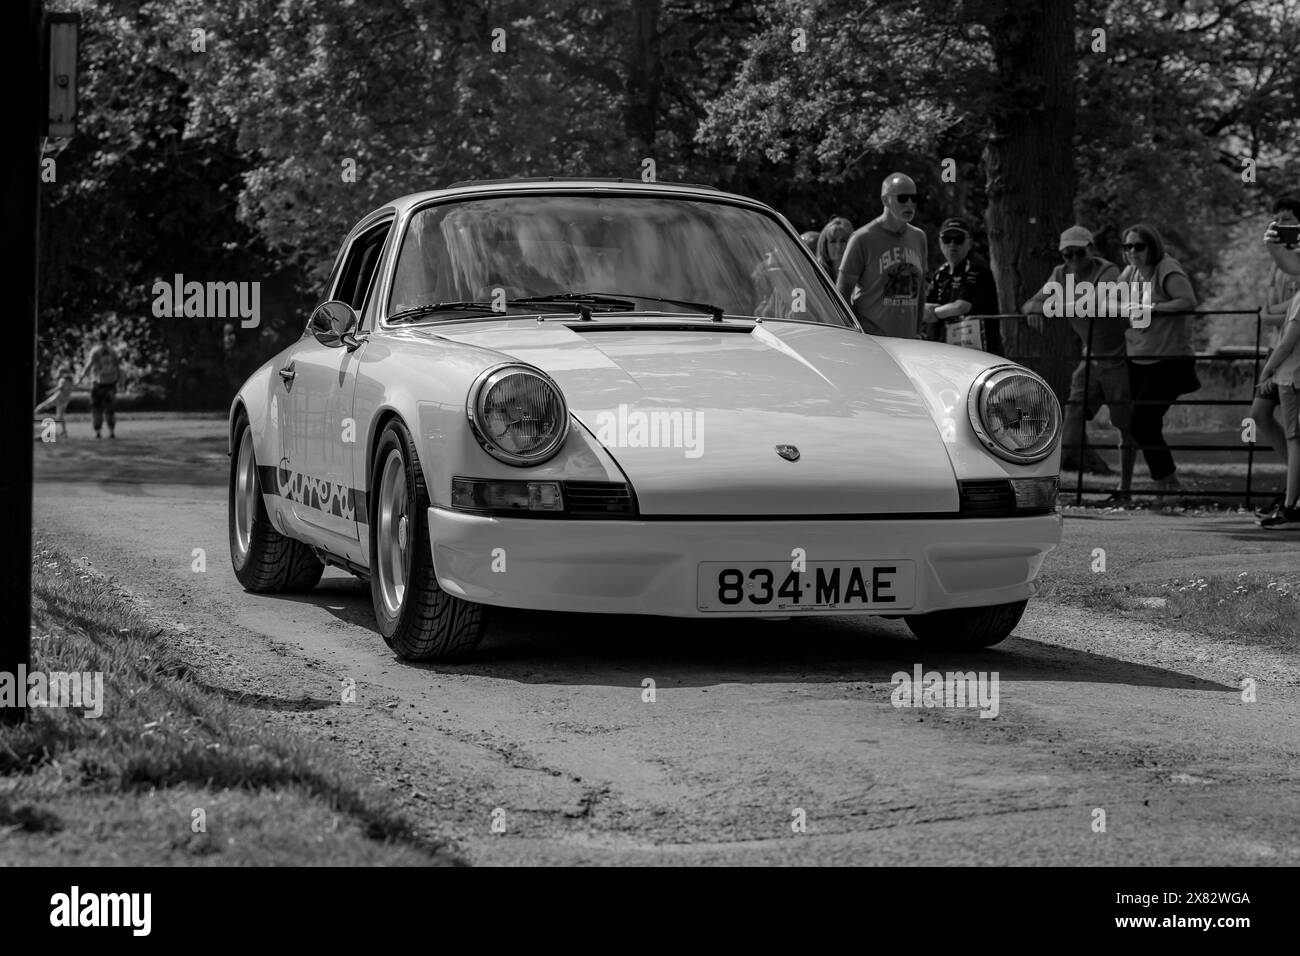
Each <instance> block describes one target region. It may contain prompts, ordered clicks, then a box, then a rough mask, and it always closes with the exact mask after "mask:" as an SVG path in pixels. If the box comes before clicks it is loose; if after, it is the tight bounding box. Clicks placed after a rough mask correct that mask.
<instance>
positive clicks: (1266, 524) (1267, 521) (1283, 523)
mask: <svg viewBox="0 0 1300 956" xmlns="http://www.w3.org/2000/svg"><path fill="white" fill-rule="evenodd" d="M1259 526H1260V527H1261V528H1300V508H1287V507H1282V508H1279V509H1278V510H1277V511H1276V512H1275V513H1273V514H1271V515H1269V516H1268V517H1267V518H1260V519H1259Z"/></svg>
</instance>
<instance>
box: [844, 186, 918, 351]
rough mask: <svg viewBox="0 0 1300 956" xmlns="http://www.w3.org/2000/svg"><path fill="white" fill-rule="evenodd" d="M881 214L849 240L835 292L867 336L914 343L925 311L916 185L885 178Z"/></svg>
mask: <svg viewBox="0 0 1300 956" xmlns="http://www.w3.org/2000/svg"><path fill="white" fill-rule="evenodd" d="M880 201H881V203H882V205H884V207H885V209H884V212H882V213H881V214H880V215H879V216H878V217H876V218H875V219H873V220H872V221H871V222H869V223H867V224H866V225H865V226H863V227H862V228H861V229H859V230H858V231H857V232H855V233H853V235H851V236H849V242H848V245H847V246H845V248H844V258H843V259H842V260H841V261H840V269H839V275H838V276H837V277H836V279H835V285H836V288H838V289H839V290H840V294H841V295H843V296H844V298H846V299H848V300H849V302H850V304H851V305H852V306H853V311H854V313H855V314H856V315H857V317H858V320H859V321H860V322H861V323H862V325H863V327H864V328H865V329H866V330H867V331H868V332H874V333H876V334H877V335H893V336H897V337H899V338H905V339H914V338H917V337H918V333H919V331H920V328H921V316H922V314H923V311H924V308H925V275H926V271H927V249H926V241H925V233H924V232H922V231H921V230H920V229H918V228H916V226H913V225H911V222H912V220H913V219H914V218H915V217H916V205H917V202H918V198H917V195H916V183H914V182H912V179H911V177H910V176H906V175H904V174H903V173H891V174H890V175H888V176H886V177H885V181H884V182H883V183H881V184H880Z"/></svg>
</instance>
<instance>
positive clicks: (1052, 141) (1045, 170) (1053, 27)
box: [981, 0, 1079, 401]
mask: <svg viewBox="0 0 1300 956" xmlns="http://www.w3.org/2000/svg"><path fill="white" fill-rule="evenodd" d="M981 13H982V16H981V20H982V22H983V23H984V25H985V26H987V27H988V29H989V33H990V36H991V40H992V44H993V54H994V70H995V75H996V79H995V83H996V86H995V94H994V99H993V105H992V110H991V113H990V129H989V135H988V140H987V142H986V145H985V149H984V167H985V172H986V175H987V179H988V210H987V213H986V222H987V225H988V234H989V253H990V265H991V267H992V269H993V275H994V278H995V279H996V281H997V285H998V300H999V307H1000V308H1001V310H1002V312H1003V313H1012V312H1019V311H1020V305H1021V303H1023V302H1024V301H1025V299H1027V298H1029V296H1031V295H1032V294H1033V293H1034V292H1035V291H1037V290H1038V289H1040V288H1041V287H1042V284H1043V282H1044V281H1046V279H1047V276H1048V274H1049V273H1050V272H1051V270H1052V267H1053V266H1055V265H1056V264H1057V263H1058V262H1060V257H1059V254H1058V252H1057V239H1058V237H1059V235H1060V233H1061V232H1062V231H1063V230H1064V229H1066V228H1067V227H1069V226H1070V225H1071V224H1072V223H1073V221H1074V191H1075V176H1074V157H1073V147H1074V142H1073V141H1074V115H1075V102H1076V100H1075V91H1074V73H1075V61H1076V53H1075V39H1074V29H1075V16H1074V0H988V2H987V3H985V4H984V5H983V9H982V11H981ZM1002 340H1003V342H1004V343H1005V345H1006V352H1007V355H1009V356H1012V357H1015V358H1023V359H1024V360H1025V364H1027V365H1029V366H1030V367H1031V368H1033V369H1034V370H1035V371H1037V372H1038V373H1039V374H1040V375H1042V376H1043V377H1044V378H1045V379H1047V381H1048V383H1049V384H1051V386H1052V388H1053V389H1055V391H1056V394H1057V396H1058V397H1059V398H1060V399H1061V400H1062V401H1064V400H1065V397H1066V393H1067V391H1068V386H1069V375H1070V370H1071V367H1072V366H1073V364H1074V363H1075V362H1076V361H1077V360H1078V354H1079V346H1078V338H1077V336H1075V335H1074V333H1073V331H1071V329H1070V327H1069V324H1068V323H1066V322H1063V321H1055V322H1051V321H1049V322H1048V323H1047V324H1046V328H1045V331H1044V332H1043V333H1041V334H1039V333H1036V332H1034V331H1033V330H1031V329H1030V328H1029V327H1028V326H1027V325H1026V324H1025V323H1024V322H1017V321H1011V320H1006V321H1003V323H1002Z"/></svg>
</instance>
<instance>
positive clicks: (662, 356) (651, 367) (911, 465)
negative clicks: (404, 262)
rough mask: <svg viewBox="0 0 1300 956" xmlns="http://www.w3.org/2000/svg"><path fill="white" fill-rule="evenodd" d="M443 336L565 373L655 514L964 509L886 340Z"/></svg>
mask: <svg viewBox="0 0 1300 956" xmlns="http://www.w3.org/2000/svg"><path fill="white" fill-rule="evenodd" d="M647 324H648V323H647ZM436 334H437V335H438V336H439V337H442V338H447V339H452V340H454V341H458V342H463V343H465V344H468V345H474V346H478V347H482V348H488V349H491V350H494V351H496V352H498V353H501V354H503V355H506V356H509V357H511V358H514V359H518V360H520V361H522V362H527V363H529V364H531V365H534V366H536V367H538V368H540V369H542V370H544V371H545V372H547V373H548V374H549V375H551V376H552V377H553V378H554V379H555V380H556V381H557V382H558V383H559V385H560V387H561V388H562V389H563V390H564V395H565V398H566V399H567V401H568V403H569V408H570V410H571V411H572V413H573V415H574V416H575V417H576V418H577V419H578V420H579V421H580V422H581V423H582V424H583V425H584V426H585V427H586V428H587V429H588V430H589V431H591V433H592V434H593V435H595V436H596V438H597V439H598V440H599V441H601V442H602V444H604V445H605V447H606V448H607V449H608V450H609V452H610V454H611V455H612V456H613V457H614V459H615V460H616V461H617V462H618V464H619V465H620V467H621V468H622V469H623V471H624V473H625V474H626V475H627V476H628V478H629V480H630V481H631V482H632V486H633V488H634V489H635V492H636V495H637V499H638V502H639V505H640V509H641V513H642V514H645V515H689V516H694V517H704V516H709V515H717V516H736V515H791V516H793V515H812V514H898V513H921V512H930V513H934V512H954V511H956V510H957V508H958V492H957V482H956V477H955V475H954V473H953V468H952V464H951V462H950V460H949V457H948V454H947V452H946V451H945V449H944V445H943V441H942V438H941V436H940V433H939V429H938V428H937V427H936V425H935V421H934V418H933V417H932V414H931V412H930V410H929V409H928V408H927V405H926V403H925V402H924V401H923V400H922V398H921V396H920V395H919V394H918V393H917V390H916V387H915V386H914V385H913V383H912V382H911V380H910V379H909V378H908V377H907V375H905V374H904V373H903V371H902V370H901V369H900V368H899V366H898V364H897V363H896V362H895V360H894V359H893V358H892V357H891V356H890V355H889V354H888V353H887V352H886V350H885V349H884V348H882V347H881V345H880V343H879V342H878V341H877V340H876V339H874V338H873V337H871V336H868V335H863V334H861V333H859V332H854V331H851V330H848V329H840V328H835V327H832V326H822V325H813V324H807V323H793V322H765V323H761V324H757V325H754V326H753V328H752V329H751V328H749V327H748V325H744V326H741V325H738V324H731V323H728V324H727V325H725V326H721V325H719V326H709V325H701V324H699V323H689V324H688V323H676V324H674V323H672V322H663V323H662V324H658V323H657V324H656V325H655V327H646V326H645V325H638V324H637V323H628V322H621V323H617V324H616V323H615V322H614V321H612V320H607V319H598V320H596V321H595V322H592V323H590V324H588V323H580V324H579V323H573V324H572V327H570V325H569V324H566V323H564V322H560V321H554V320H552V321H547V322H537V321H507V322H502V323H495V324H493V325H492V326H475V325H471V326H466V327H461V328H459V329H446V328H441V329H438V330H436ZM779 446H794V447H795V448H797V449H798V457H797V459H796V460H793V461H791V460H787V459H786V458H785V457H782V456H781V455H780V454H779V453H778V447H779ZM785 450H786V452H787V454H789V455H791V456H792V457H793V453H792V452H790V450H789V449H785ZM797 544H798V542H794V541H792V542H791V546H792V547H794V546H796V545H797Z"/></svg>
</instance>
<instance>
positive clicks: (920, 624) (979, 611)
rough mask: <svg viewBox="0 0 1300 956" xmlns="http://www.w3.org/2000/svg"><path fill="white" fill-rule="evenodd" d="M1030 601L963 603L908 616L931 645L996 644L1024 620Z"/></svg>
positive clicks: (920, 636)
mask: <svg viewBox="0 0 1300 956" xmlns="http://www.w3.org/2000/svg"><path fill="white" fill-rule="evenodd" d="M1028 603H1029V602H1028V601H1014V602H1012V603H1011V604H995V605H993V606H992V607H962V608H954V609H952V610H949V611H931V612H930V613H929V614H912V615H909V616H907V617H906V618H904V620H906V621H907V626H908V627H909V628H911V631H912V633H913V634H915V635H916V637H917V639H918V640H919V641H920V642H921V643H922V644H925V645H926V646H927V647H934V648H954V649H960V648H966V649H971V648H976V647H992V646H993V645H994V644H997V643H998V642H999V641H1003V640H1006V638H1008V637H1010V636H1011V632H1012V631H1014V630H1015V629H1016V625H1017V624H1019V623H1020V615H1022V614H1024V613H1025V605H1027V604H1028Z"/></svg>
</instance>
